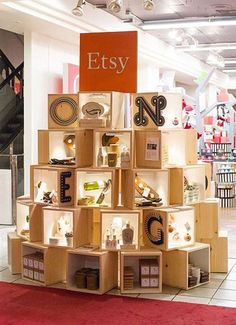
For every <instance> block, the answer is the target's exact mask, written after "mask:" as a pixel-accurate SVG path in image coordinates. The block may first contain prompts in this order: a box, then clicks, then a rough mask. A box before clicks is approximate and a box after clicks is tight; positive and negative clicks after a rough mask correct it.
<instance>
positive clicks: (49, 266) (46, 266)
mask: <svg viewBox="0 0 236 325" xmlns="http://www.w3.org/2000/svg"><path fill="white" fill-rule="evenodd" d="M65 278H66V250H65V249H60V248H54V247H46V246H44V245H42V244H41V243H30V242H23V243H22V279H24V280H29V281H32V282H35V283H40V284H41V285H45V286H47V285H51V284H55V283H58V282H63V281H65Z"/></svg>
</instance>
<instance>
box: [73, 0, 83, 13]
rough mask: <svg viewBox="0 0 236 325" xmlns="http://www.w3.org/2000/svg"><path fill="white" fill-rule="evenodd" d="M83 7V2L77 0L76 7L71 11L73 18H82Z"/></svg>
mask: <svg viewBox="0 0 236 325" xmlns="http://www.w3.org/2000/svg"><path fill="white" fill-rule="evenodd" d="M84 5H85V0H79V1H78V3H77V6H76V7H75V8H74V9H73V10H72V14H73V15H75V16H83V14H84V10H83V6H84Z"/></svg>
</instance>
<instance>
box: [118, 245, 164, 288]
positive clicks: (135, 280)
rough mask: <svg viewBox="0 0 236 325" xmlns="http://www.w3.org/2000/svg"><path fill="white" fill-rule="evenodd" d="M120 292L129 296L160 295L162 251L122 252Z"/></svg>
mask: <svg viewBox="0 0 236 325" xmlns="http://www.w3.org/2000/svg"><path fill="white" fill-rule="evenodd" d="M145 262H146V263H145ZM127 271H128V272H127ZM120 291H121V293H127V294H129V293H160V292H161V291H162V253H161V252H160V251H139V252H121V261H120Z"/></svg>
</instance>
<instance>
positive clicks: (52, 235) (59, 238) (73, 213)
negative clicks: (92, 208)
mask: <svg viewBox="0 0 236 325" xmlns="http://www.w3.org/2000/svg"><path fill="white" fill-rule="evenodd" d="M89 225H91V220H90V216H89V211H88V210H86V209H74V208H54V207H45V208H43V243H44V245H48V246H54V247H73V248H76V247H78V246H81V245H84V244H89V242H90V241H89V231H91V230H90V229H89ZM70 234H72V235H73V236H70Z"/></svg>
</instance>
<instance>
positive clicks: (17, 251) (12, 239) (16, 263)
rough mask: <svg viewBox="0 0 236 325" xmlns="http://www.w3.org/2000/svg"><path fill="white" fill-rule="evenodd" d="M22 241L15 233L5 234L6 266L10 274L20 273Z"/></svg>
mask: <svg viewBox="0 0 236 325" xmlns="http://www.w3.org/2000/svg"><path fill="white" fill-rule="evenodd" d="M22 241H23V239H22V238H21V237H19V236H18V235H17V233H16V232H9V233H8V234H7V250H8V265H9V270H10V272H11V273H12V274H18V273H21V243H22Z"/></svg>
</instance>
